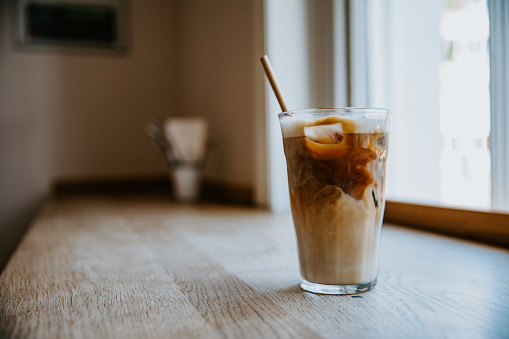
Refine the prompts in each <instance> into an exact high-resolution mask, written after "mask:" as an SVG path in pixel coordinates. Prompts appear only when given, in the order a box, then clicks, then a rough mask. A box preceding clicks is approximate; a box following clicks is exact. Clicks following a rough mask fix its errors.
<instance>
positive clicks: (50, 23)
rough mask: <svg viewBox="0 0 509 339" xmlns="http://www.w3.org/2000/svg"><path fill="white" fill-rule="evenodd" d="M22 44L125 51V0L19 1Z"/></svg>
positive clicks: (19, 38) (17, 4)
mask: <svg viewBox="0 0 509 339" xmlns="http://www.w3.org/2000/svg"><path fill="white" fill-rule="evenodd" d="M15 3H16V7H15V10H16V19H17V20H16V36H17V37H16V40H17V41H18V42H19V43H20V44H21V45H46V46H47V45H52V46H74V47H94V48H105V49H124V48H125V47H126V41H127V37H126V25H127V18H126V16H127V13H126V12H127V9H126V3H125V0H17V1H16V2H15Z"/></svg>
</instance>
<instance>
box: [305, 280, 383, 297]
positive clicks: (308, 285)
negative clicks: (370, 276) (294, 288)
mask: <svg viewBox="0 0 509 339" xmlns="http://www.w3.org/2000/svg"><path fill="white" fill-rule="evenodd" d="M375 285H376V279H375V280H373V281H368V282H365V283H362V284H355V285H322V284H317V283H312V282H309V281H307V280H305V279H302V278H301V279H300V287H301V288H302V289H303V290H304V291H308V292H312V293H318V294H357V293H362V292H367V291H369V290H372V289H373V288H374V287H375Z"/></svg>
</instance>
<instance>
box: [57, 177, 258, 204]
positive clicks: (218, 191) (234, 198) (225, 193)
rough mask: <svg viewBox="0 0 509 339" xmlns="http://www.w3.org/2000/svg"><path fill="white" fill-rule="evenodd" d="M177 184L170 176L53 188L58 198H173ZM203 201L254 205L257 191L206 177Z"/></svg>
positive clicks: (88, 181)
mask: <svg viewBox="0 0 509 339" xmlns="http://www.w3.org/2000/svg"><path fill="white" fill-rule="evenodd" d="M172 191H173V184H172V182H171V180H170V179H169V177H168V176H155V177H150V178H123V179H118V178H103V179H97V178H92V179H65V180H57V181H55V183H54V184H53V187H52V195H53V196H55V197H62V196H70V195H161V196H167V197H168V198H169V199H170V200H171V199H173V193H172ZM199 201H200V202H215V203H226V204H234V205H246V206H254V205H255V201H254V193H253V189H252V188H251V187H249V186H242V185H235V184H231V183H226V182H220V181H217V180H212V179H207V178H204V179H203V180H202V183H201V194H200V199H199Z"/></svg>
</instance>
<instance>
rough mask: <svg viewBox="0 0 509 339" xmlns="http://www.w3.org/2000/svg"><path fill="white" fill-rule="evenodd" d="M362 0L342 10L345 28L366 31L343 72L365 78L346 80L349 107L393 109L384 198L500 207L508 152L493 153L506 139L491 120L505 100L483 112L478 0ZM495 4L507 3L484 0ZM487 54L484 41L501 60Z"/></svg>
mask: <svg viewBox="0 0 509 339" xmlns="http://www.w3.org/2000/svg"><path fill="white" fill-rule="evenodd" d="M361 3H364V6H361V5H358V4H356V5H355V6H356V7H353V6H352V7H351V8H350V17H351V20H352V23H351V27H352V30H353V31H354V32H355V31H361V32H365V34H364V35H361V36H360V39H358V41H356V42H353V43H352V44H351V46H352V50H351V60H352V62H353V64H354V67H353V70H354V72H355V70H356V69H359V70H360V71H357V73H354V74H353V75H352V76H353V77H357V78H359V77H362V76H364V78H363V80H364V81H361V82H358V83H357V84H355V83H354V88H353V89H352V90H353V92H354V93H353V95H352V97H353V98H354V100H355V102H354V103H353V105H368V106H375V107H378V106H381V107H391V108H392V109H393V110H394V111H395V115H394V119H393V126H392V128H391V138H390V139H391V141H390V142H391V145H390V156H389V164H388V183H387V197H388V199H392V200H396V201H404V202H411V203H422V204H428V205H439V206H447V207H455V208H467V209H474V210H491V209H495V210H503V211H509V203H508V201H507V200H508V198H507V196H504V194H501V192H503V193H506V192H507V191H508V190H509V187H508V186H507V183H506V182H505V181H507V179H506V177H507V172H508V170H509V168H508V167H507V160H504V158H507V154H505V153H504V152H500V151H499V152H493V149H494V148H495V149H497V147H498V148H500V147H502V148H506V145H507V139H504V138H499V137H498V134H500V132H497V131H494V130H493V128H490V125H492V124H491V121H492V119H493V118H496V119H500V118H504V117H506V116H507V108H506V107H500V106H502V105H499V106H497V107H491V114H490V46H489V42H490V40H489V37H490V17H489V12H488V6H487V5H488V4H487V3H486V0H432V1H418V2H410V1H401V0H393V1H389V0H367V1H365V2H362V1H361ZM496 3H498V4H499V5H502V3H503V4H505V5H506V6H507V3H506V2H504V1H493V4H491V6H496V5H497V4H496ZM492 9H493V7H492ZM494 11H495V10H494V9H493V10H492V14H493V12H494ZM496 11H497V14H500V9H497V10H496ZM506 12H507V10H506ZM499 29H500V28H499ZM505 29H506V30H507V28H505ZM492 30H493V26H492ZM494 33H495V34H496V32H492V36H493V34H494ZM491 40H493V38H492V39H491ZM503 41H505V40H503ZM491 43H492V44H493V41H491ZM497 52H499V51H497ZM495 53H496V52H495V51H493V48H492V51H491V56H492V59H493V57H494V56H495V60H498V58H503V56H502V55H501V54H495ZM359 55H361V57H358V56H359ZM364 55H365V56H366V61H365V62H363V61H362V60H363V56H364ZM503 59H504V60H505V59H506V58H503ZM358 60H361V61H360V62H361V64H360V65H359V63H360V62H359V61H358ZM492 61H493V60H492ZM497 67H498V66H497V65H493V62H492V65H491V74H492V75H493V74H497V75H499V76H500V70H496V68H497ZM364 74H365V75H364ZM491 87H492V89H493V79H492V81H491ZM505 88H507V87H505ZM502 91H507V89H502ZM491 98H492V99H491V100H493V96H492V97H491ZM504 98H505V96H504ZM490 132H491V138H490ZM497 133H498V134H497ZM490 146H491V149H490ZM504 146H505V147H504ZM490 151H491V152H490ZM492 163H496V164H497V167H496V168H495V167H493V166H492ZM502 173H504V174H502ZM492 191H493V194H492ZM499 191H500V192H499ZM497 192H499V193H497Z"/></svg>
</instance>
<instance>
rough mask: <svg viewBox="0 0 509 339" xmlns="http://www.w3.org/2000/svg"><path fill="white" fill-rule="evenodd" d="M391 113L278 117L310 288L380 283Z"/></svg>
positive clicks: (335, 290)
mask: <svg viewBox="0 0 509 339" xmlns="http://www.w3.org/2000/svg"><path fill="white" fill-rule="evenodd" d="M390 116H391V112H390V111H389V110H384V109H353V108H346V109H315V110H302V111H293V112H284V113H281V114H280V115H279V117H280V122H281V128H282V132H283V142H284V150H285V155H286V160H287V168H288V183H289V190H290V202H291V209H292V217H293V222H294V226H295V231H296V235H297V244H298V251H299V261H300V270H301V276H302V282H301V286H302V288H303V289H305V290H308V291H312V292H317V293H330V294H347V293H357V292H362V291H367V290H370V289H371V288H373V287H374V286H375V284H376V280H377V268H378V246H379V240H380V231H381V226H382V218H383V212H384V205H385V197H384V183H385V162H386V159H387V146H388V127H389V123H390Z"/></svg>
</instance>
